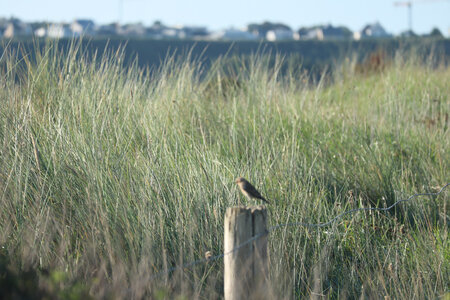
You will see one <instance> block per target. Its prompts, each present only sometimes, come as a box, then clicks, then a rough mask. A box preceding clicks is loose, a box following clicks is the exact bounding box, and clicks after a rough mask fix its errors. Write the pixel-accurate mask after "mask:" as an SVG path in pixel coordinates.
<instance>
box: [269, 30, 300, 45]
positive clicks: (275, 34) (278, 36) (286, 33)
mask: <svg viewBox="0 0 450 300" xmlns="http://www.w3.org/2000/svg"><path fill="white" fill-rule="evenodd" d="M298 38H299V35H298V33H294V32H293V31H292V30H290V29H275V30H269V31H267V33H266V40H268V41H270V42H274V41H283V40H295V39H296V40H298Z"/></svg>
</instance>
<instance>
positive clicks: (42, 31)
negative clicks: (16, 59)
mask: <svg viewBox="0 0 450 300" xmlns="http://www.w3.org/2000/svg"><path fill="white" fill-rule="evenodd" d="M34 35H35V36H37V37H40V38H42V37H45V36H47V28H45V27H39V28H37V29H36V30H35V31H34Z"/></svg>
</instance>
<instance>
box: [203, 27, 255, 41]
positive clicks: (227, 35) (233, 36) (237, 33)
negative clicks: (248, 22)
mask: <svg viewBox="0 0 450 300" xmlns="http://www.w3.org/2000/svg"><path fill="white" fill-rule="evenodd" d="M210 39H213V40H229V41H239V40H247V41H248V40H250V41H253V40H256V39H258V36H257V35H255V34H253V33H251V32H248V31H247V30H241V29H235V28H230V29H225V30H221V31H218V32H215V33H212V34H211V35H210Z"/></svg>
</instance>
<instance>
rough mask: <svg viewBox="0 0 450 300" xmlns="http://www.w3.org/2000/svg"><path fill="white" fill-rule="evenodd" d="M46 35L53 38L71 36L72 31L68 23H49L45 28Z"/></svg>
mask: <svg viewBox="0 0 450 300" xmlns="http://www.w3.org/2000/svg"><path fill="white" fill-rule="evenodd" d="M47 37H49V38H54V39H61V38H71V37H73V32H72V30H71V29H70V25H69V24H51V25H50V26H48V29H47Z"/></svg>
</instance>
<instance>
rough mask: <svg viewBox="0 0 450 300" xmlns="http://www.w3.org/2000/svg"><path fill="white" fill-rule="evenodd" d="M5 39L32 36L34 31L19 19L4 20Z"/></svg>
mask: <svg viewBox="0 0 450 300" xmlns="http://www.w3.org/2000/svg"><path fill="white" fill-rule="evenodd" d="M3 21H4V23H3V25H2V26H3V27H4V28H3V37H4V38H13V37H21V36H31V35H32V33H33V31H32V29H31V26H30V25H29V24H27V23H25V22H22V21H21V20H19V19H16V18H11V19H9V20H3Z"/></svg>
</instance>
